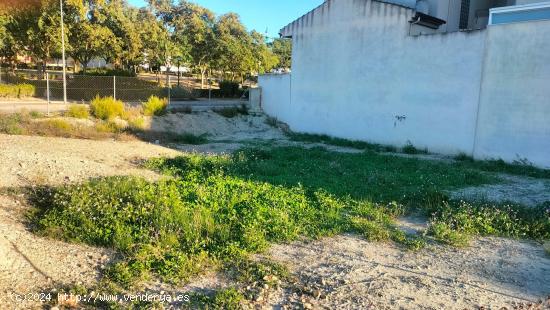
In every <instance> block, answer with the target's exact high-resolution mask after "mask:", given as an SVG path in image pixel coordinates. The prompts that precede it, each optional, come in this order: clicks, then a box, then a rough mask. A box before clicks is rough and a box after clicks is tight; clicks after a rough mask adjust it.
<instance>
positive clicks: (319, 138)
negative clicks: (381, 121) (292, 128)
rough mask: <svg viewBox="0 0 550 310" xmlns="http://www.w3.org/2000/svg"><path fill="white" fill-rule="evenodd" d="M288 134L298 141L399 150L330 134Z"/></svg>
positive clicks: (374, 149)
mask: <svg viewBox="0 0 550 310" xmlns="http://www.w3.org/2000/svg"><path fill="white" fill-rule="evenodd" d="M270 122H272V123H273V126H276V124H277V123H276V122H277V120H276V119H274V120H271V121H270ZM286 135H287V136H288V137H289V138H290V140H292V141H297V142H309V143H324V144H328V145H334V146H340V147H350V148H355V149H359V150H370V151H376V152H397V148H396V147H394V146H390V145H381V144H374V143H368V142H364V141H358V140H347V139H341V138H335V137H331V136H328V135H317V134H306V133H297V132H287V133H286Z"/></svg>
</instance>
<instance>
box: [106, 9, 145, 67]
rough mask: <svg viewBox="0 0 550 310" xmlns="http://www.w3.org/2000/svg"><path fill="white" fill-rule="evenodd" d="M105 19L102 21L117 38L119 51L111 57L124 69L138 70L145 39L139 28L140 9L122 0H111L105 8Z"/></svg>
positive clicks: (111, 54)
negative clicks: (142, 37)
mask: <svg viewBox="0 0 550 310" xmlns="http://www.w3.org/2000/svg"><path fill="white" fill-rule="evenodd" d="M103 14H104V15H105V21H104V22H103V23H102V24H103V25H104V26H105V27H107V28H108V29H110V30H111V32H112V33H113V34H114V36H115V37H116V38H117V47H118V51H116V49H115V51H116V53H110V54H108V56H110V57H109V58H111V59H113V62H114V63H115V64H120V65H121V66H122V67H123V68H124V69H130V70H133V71H136V66H137V65H139V64H140V63H141V62H142V61H143V52H142V50H143V41H142V40H141V36H140V29H139V26H138V25H139V10H137V9H134V8H131V7H128V6H126V5H125V3H124V2H122V1H110V2H109V3H108V4H107V5H106V6H105V8H104V10H103Z"/></svg>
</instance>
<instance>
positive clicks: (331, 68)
mask: <svg viewBox="0 0 550 310" xmlns="http://www.w3.org/2000/svg"><path fill="white" fill-rule="evenodd" d="M413 14H414V12H413V11H412V10H410V9H406V8H403V7H399V6H395V5H391V4H384V3H380V2H377V1H370V0H369V1H367V0H331V1H328V2H325V3H324V4H323V5H322V6H320V7H319V8H317V9H316V10H314V11H313V12H310V13H309V14H307V15H305V16H304V17H303V18H301V19H299V20H298V21H296V22H294V23H293V24H291V25H290V26H288V27H286V28H285V29H284V30H283V34H284V35H292V36H293V44H294V47H293V64H292V75H291V76H284V77H275V76H267V77H261V78H260V86H261V87H262V89H263V97H262V102H263V108H264V111H265V112H266V113H267V114H269V115H272V116H275V117H277V118H278V119H280V120H281V121H284V122H286V123H288V124H289V126H290V128H291V129H292V130H294V131H298V132H307V133H314V134H327V135H331V136H335V137H340V138H346V139H354V140H363V141H368V142H374V143H381V144H391V145H395V146H403V145H404V144H406V143H407V142H408V141H410V142H411V143H412V144H413V145H415V146H417V147H419V148H428V149H429V150H430V151H432V152H438V153H443V154H457V153H459V152H464V153H467V154H471V155H475V156H476V157H477V158H487V157H491V158H503V159H505V160H508V161H512V160H514V159H516V158H517V157H518V156H519V157H520V158H527V159H529V160H530V161H532V162H533V163H535V164H537V165H539V166H550V53H549V52H548V51H549V50H550V26H549V25H548V24H549V23H550V21H541V22H535V23H518V24H511V25H497V26H492V27H491V29H490V30H482V31H473V32H453V33H447V34H434V35H424V36H409V35H408V32H409V23H408V21H409V20H410V19H411V17H412V16H413ZM493 27H494V28H493ZM499 27H501V28H499ZM487 34H488V37H487ZM487 42H489V43H487ZM485 55H487V56H486V58H484V57H485ZM484 61H485V62H486V65H485V67H484ZM483 68H485V75H484V74H483ZM482 76H484V79H483V83H482ZM482 85H483V92H482V93H480V90H481V88H482ZM288 89H290V97H286V96H285V95H284V93H285V92H286V91H287V90H288ZM480 102H481V106H480ZM478 113H479V117H478ZM398 117H404V119H402V120H401V121H400V120H398ZM476 130H477V131H476ZM476 137H477V140H476ZM476 141H477V143H476Z"/></svg>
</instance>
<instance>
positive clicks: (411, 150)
mask: <svg viewBox="0 0 550 310" xmlns="http://www.w3.org/2000/svg"><path fill="white" fill-rule="evenodd" d="M401 151H402V152H403V153H405V154H411V155H415V154H428V150H427V149H425V150H419V149H417V148H416V147H415V146H414V145H413V144H412V143H411V141H407V144H406V145H405V146H404V147H403V148H402V149H401Z"/></svg>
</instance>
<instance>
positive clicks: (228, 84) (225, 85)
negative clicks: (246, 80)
mask: <svg viewBox="0 0 550 310" xmlns="http://www.w3.org/2000/svg"><path fill="white" fill-rule="evenodd" d="M220 93H221V96H222V97H223V98H236V97H239V95H240V94H239V83H237V82H233V81H221V82H220Z"/></svg>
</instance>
